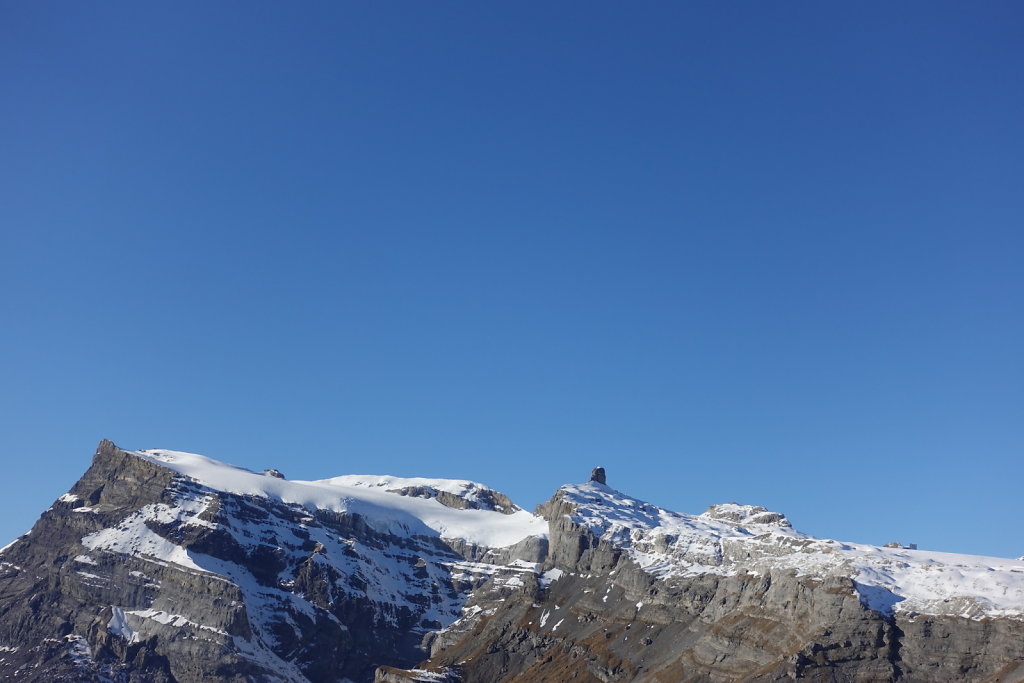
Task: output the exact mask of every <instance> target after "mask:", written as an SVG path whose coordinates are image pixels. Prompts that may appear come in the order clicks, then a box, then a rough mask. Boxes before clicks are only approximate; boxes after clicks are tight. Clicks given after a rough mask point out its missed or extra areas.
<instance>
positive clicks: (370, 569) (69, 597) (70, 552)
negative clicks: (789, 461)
mask: <svg viewBox="0 0 1024 683" xmlns="http://www.w3.org/2000/svg"><path fill="white" fill-rule="evenodd" d="M0 678H3V679H5V680H7V679H10V680H25V681H29V680H34V681H200V680H202V681H210V680H222V681H339V682H340V681H373V680H375V679H376V680H377V681H380V682H385V681H389V682H393V681H417V680H418V681H435V682H437V681H452V682H455V681H464V682H466V683H470V682H473V681H480V682H485V681H486V682H492V681H523V682H526V681H530V682H533V681H665V682H668V681H741V680H758V681H776V680H791V679H794V678H796V679H800V678H803V679H807V680H815V681H887V680H901V681H964V680H971V681H1021V680H1024V561H1022V560H1008V559H998V558H986V557H973V556H963V555H951V554H946V553H932V552H926V551H918V550H909V549H904V548H879V547H875V546H865V545H857V544H850V543H840V542H836V541H829V540H822V539H816V538H812V537H809V536H806V535H804V534H801V533H799V532H797V531H795V530H794V529H793V528H792V527H791V526H790V524H789V522H788V521H787V520H786V519H785V517H784V516H783V515H781V514H777V513H772V512H769V511H767V510H765V509H764V508H758V507H753V506H743V505H735V504H726V505H718V506H713V507H712V508H711V509H709V510H708V511H707V512H705V513H704V514H702V515H698V516H690V515H682V514H678V513H673V512H669V511H667V510H663V509H660V508H657V507H655V506H653V505H650V504H648V503H644V502H642V501H639V500H636V499H633V498H630V497H629V496H626V495H624V494H622V493H620V492H618V491H615V490H614V489H612V488H610V487H609V486H607V485H606V484H605V483H604V477H603V472H595V476H594V477H593V478H592V480H591V481H590V482H587V483H585V484H580V485H572V486H565V487H562V488H561V489H559V491H558V492H556V494H555V495H554V497H553V498H552V499H551V500H550V501H549V502H547V503H545V504H544V505H541V506H540V507H539V508H538V510H537V512H536V514H530V513H528V512H526V511H524V510H521V509H520V508H518V507H516V506H515V505H514V504H513V503H512V502H511V501H510V500H508V498H506V497H505V496H503V495H502V494H500V493H498V492H496V491H494V490H492V489H489V488H487V487H485V486H482V485H480V484H476V483H474V482H468V481H452V480H433V479H400V478H394V477H379V476H346V477H337V478H334V479H327V480H322V481H316V482H293V481H288V480H285V479H284V478H283V477H282V476H281V475H280V473H278V472H276V471H268V472H264V473H254V472H250V471H248V470H243V469H241V468H237V467H233V466H231V465H226V464H223V463H218V462H216V461H213V460H210V459H208V458H204V457H203V456H198V455H192V454H185V453H177V452H173V451H136V452H130V451H125V450H121V449H119V448H117V447H116V446H115V445H114V444H112V443H110V442H108V441H104V442H102V443H101V444H100V446H99V448H98V450H97V452H96V454H95V456H94V460H93V464H92V467H91V468H90V469H89V470H88V471H87V472H86V473H85V475H84V476H83V477H82V479H81V480H80V481H79V482H78V483H76V484H75V486H74V487H72V489H71V491H69V492H68V493H67V494H65V495H63V496H61V497H60V498H59V499H58V500H57V501H55V502H54V504H53V506H52V507H51V508H50V509H48V510H47V511H46V512H44V513H43V515H42V517H41V518H40V520H39V521H38V522H37V523H36V525H35V526H34V527H33V529H32V530H31V531H30V532H29V533H28V534H26V535H25V536H23V537H21V538H20V539H18V540H17V541H16V542H14V543H13V544H11V545H10V546H8V547H6V548H4V549H3V550H2V551H0Z"/></svg>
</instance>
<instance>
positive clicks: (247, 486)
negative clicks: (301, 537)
mask: <svg viewBox="0 0 1024 683" xmlns="http://www.w3.org/2000/svg"><path fill="white" fill-rule="evenodd" d="M135 455H137V456H139V457H141V458H145V459H146V460H149V461H151V462H154V463H157V464H159V465H163V466H164V467H168V468H170V469H172V470H174V471H175V472H178V473H180V474H184V475H185V476H188V477H191V478H193V479H195V480H196V481H198V482H199V483H200V484H202V485H204V486H208V487H209V488H212V489H216V490H218V491H225V492H228V493H236V494H240V495H252V496H261V497H265V498H270V499H273V500H280V501H281V502H283V503H294V504H298V505H302V506H304V507H307V508H310V509H316V508H320V509H325V510H333V511H335V512H353V513H357V514H360V515H362V516H363V517H364V518H366V520H367V521H368V523H369V524H371V525H372V526H373V527H374V528H375V529H377V531H381V532H389V533H393V534H395V535H409V534H416V533H419V534H426V535H434V534H435V533H436V534H440V535H441V537H442V538H446V539H464V540H466V541H468V542H469V543H474V544H477V545H482V546H487V547H490V548H503V547H506V546H510V545H514V544H516V543H518V542H519V541H521V540H523V539H525V538H527V537H529V536H543V535H546V534H547V523H546V522H545V521H544V520H542V519H540V518H539V517H535V516H534V515H531V514H530V513H529V512H526V511H524V510H518V511H516V512H514V513H512V514H510V515H505V514H501V513H499V512H494V511H491V510H472V509H470V510H457V509H454V508H450V507H446V506H445V505H442V504H441V503H439V502H438V501H436V500H434V499H433V498H413V497H409V496H402V495H398V494H396V493H391V492H389V491H387V490H385V489H384V488H382V486H383V485H382V484H379V483H377V482H379V480H382V479H387V480H388V482H389V484H390V483H392V482H398V484H397V485H398V486H404V485H412V484H406V483H403V482H412V483H413V484H419V485H423V484H428V483H429V485H431V486H433V487H434V488H436V489H438V490H443V491H450V492H453V493H462V492H464V491H466V490H468V489H470V488H472V489H473V490H479V489H485V488H486V487H485V486H483V485H482V484H477V483H475V482H463V481H451V480H443V479H413V480H403V479H397V478H395V477H387V478H384V477H370V476H368V477H336V478H334V479H325V480H322V481H288V480H285V479H278V478H276V477H272V476H270V475H267V474H257V473H255V472H251V471H249V470H246V469H242V468H241V467H236V466H234V465H228V464H226V463H222V462H218V461H216V460H213V459H211V458H207V457H206V456H203V455H196V454H194V453H181V452H179V451H166V450H147V451H136V452H135ZM360 480H366V481H371V482H373V481H374V480H377V482H375V483H372V484H365V483H364V484H362V485H358V484H357V485H351V484H356V482H358V481H360Z"/></svg>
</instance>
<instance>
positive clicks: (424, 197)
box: [0, 2, 1024, 556]
mask: <svg viewBox="0 0 1024 683" xmlns="http://www.w3.org/2000/svg"><path fill="white" fill-rule="evenodd" d="M2 14H3V20H2V21H0V82H2V83H3V88H2V94H0V145H2V155H3V159H4V162H3V163H2V164H0V315H2V316H3V320H4V321H5V325H4V328H5V331H4V334H3V335H2V336H0V387H2V390H0V434H2V438H3V440H4V450H3V453H4V455H3V461H2V462H3V467H4V477H3V478H2V479H0V500H3V511H4V514H3V515H2V519H0V536H3V537H4V539H11V538H14V537H15V536H16V535H18V534H19V533H21V532H23V531H25V530H26V529H28V528H29V527H30V526H31V524H32V523H33V521H34V519H35V518H36V517H37V516H38V514H39V513H40V512H41V511H42V510H43V509H45V508H46V507H47V506H48V505H49V504H50V502H51V501H52V500H53V499H54V498H56V497H57V496H59V495H60V494H61V493H63V492H64V491H66V490H67V488H68V487H69V486H70V485H71V484H72V483H73V482H74V481H75V480H76V479H77V478H78V476H80V474H81V473H82V472H83V471H84V470H85V469H86V468H87V467H88V464H89V458H90V455H91V453H92V451H93V448H94V447H95V444H96V442H98V441H99V439H101V438H110V439H112V440H114V441H115V442H116V443H118V444H119V445H121V446H123V447H126V448H157V447H160V448H171V449H177V450H190V451H194V452H201V453H204V454H207V455H210V456H213V457H216V458H219V459H222V460H227V461H229V462H234V463H236V464H240V465H243V466H246V467H250V468H253V469H262V468H264V467H278V468H280V469H281V470H283V471H284V472H285V474H286V475H288V476H289V477H291V478H321V477H328V476H334V475H338V474H344V473H365V472H374V473H388V474H395V475H408V476H441V477H454V478H470V479H476V480H480V481H483V482H486V483H488V484H490V485H492V486H495V487H496V488H499V489H502V490H504V491H506V492H507V493H509V494H510V495H512V496H513V498H514V499H516V500H517V501H518V502H520V504H522V505H524V506H528V507H530V506H533V505H534V504H536V503H538V502H541V501H542V500H545V499H547V498H548V497H549V496H550V494H551V493H552V492H553V491H554V490H555V489H556V488H557V487H558V486H559V485H561V484H563V483H567V482H575V481H581V480H584V479H586V477H587V476H588V474H589V472H590V469H591V468H592V467H593V466H594V465H598V464H601V465H604V466H605V467H606V468H607V469H608V477H609V484H611V485H613V486H615V487H617V488H620V489H622V490H624V491H626V492H628V493H630V494H632V495H634V496H637V497H639V498H644V499H647V500H650V501H652V502H654V503H657V504H659V505H662V506H665V507H669V508H672V509H676V510H680V511H683V512H692V513H698V512H701V511H702V510H703V509H704V508H705V507H706V506H707V505H709V504H712V503H717V502H724V501H729V500H735V501H739V502H746V503H754V504H763V505H766V506H768V507H770V508H773V509H778V510H781V511H783V512H785V513H787V514H788V515H789V517H790V518H791V519H792V520H793V522H794V524H795V525H796V526H797V527H798V528H800V529H802V530H804V531H807V532H809V533H813V534H815V535H820V536H827V537H832V538H840V539H843V540H850V541H861V542H871V543H884V542H887V541H891V540H900V541H904V542H916V543H918V544H919V545H920V546H921V547H922V548H930V549H935V550H947V551H957V552H971V553H980V554H991V555H1002V556H1019V555H1022V554H1024V535H1022V533H1021V522H1022V513H1021V509H1020V496H1021V494H1020V484H1021V480H1022V477H1024V465H1022V456H1024V353H1022V352H1021V350H1022V349H1024V315H1022V313H1024V268H1022V267H1021V264H1022V263H1024V230H1022V216H1024V192H1022V191H1021V187H1022V181H1024V90H1022V88H1021V87H1020V84H1021V83H1022V82H1024V10H1022V9H1021V6H1020V5H1019V3H1010V2H1007V3H1000V2H992V3H984V4H982V5H972V6H971V7H966V6H964V5H963V4H962V3H937V2H927V3H916V2H907V3H898V4H893V3H858V4H856V5H850V4H845V5H840V4H837V3H830V4H826V5H819V4H793V3H727V4H726V3H685V4H684V3H674V4H672V6H668V4H666V3H628V4H627V3H590V2H588V3H559V4H551V3H512V4H503V5H501V4H498V3H449V2H431V3H334V2H330V3H307V4H304V5H302V6H301V7H295V6H287V5H284V4H280V3H248V2H247V3H217V4H216V5H215V6H210V4H209V3H175V4H173V5H171V4H166V3H165V4H153V3H144V4H143V5H139V4H138V3H116V2H109V3H100V4H96V3H86V4H83V3H77V4H76V3H60V4H57V3H28V4H20V5H13V4H9V5H7V6H6V7H5V8H4V9H3V10H2Z"/></svg>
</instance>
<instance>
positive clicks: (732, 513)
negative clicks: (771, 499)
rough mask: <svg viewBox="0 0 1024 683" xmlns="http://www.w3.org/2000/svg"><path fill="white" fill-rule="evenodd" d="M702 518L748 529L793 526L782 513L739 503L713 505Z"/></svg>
mask: <svg viewBox="0 0 1024 683" xmlns="http://www.w3.org/2000/svg"><path fill="white" fill-rule="evenodd" d="M701 517H703V518H705V519H713V520H717V521H720V522H726V523H728V524H735V525H736V526H741V527H746V526H751V525H760V524H771V525H775V526H782V527H789V526H792V525H791V524H790V523H789V520H788V519H786V515H784V514H782V513H781V512H771V511H769V510H768V508H766V507H762V506H760V505H739V504H737V503H719V504H718V505H712V506H710V507H709V508H708V509H707V510H705V511H704V513H703V514H702V515H701Z"/></svg>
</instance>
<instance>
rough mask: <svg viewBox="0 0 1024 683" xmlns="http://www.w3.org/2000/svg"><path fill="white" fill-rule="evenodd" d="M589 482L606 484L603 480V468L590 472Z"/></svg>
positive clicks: (604, 479)
mask: <svg viewBox="0 0 1024 683" xmlns="http://www.w3.org/2000/svg"><path fill="white" fill-rule="evenodd" d="M590 481H596V482H597V483H598V484H607V483H608V482H607V481H606V478H605V475H604V468H603V467H595V468H594V469H593V470H592V471H591V472H590Z"/></svg>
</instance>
